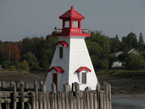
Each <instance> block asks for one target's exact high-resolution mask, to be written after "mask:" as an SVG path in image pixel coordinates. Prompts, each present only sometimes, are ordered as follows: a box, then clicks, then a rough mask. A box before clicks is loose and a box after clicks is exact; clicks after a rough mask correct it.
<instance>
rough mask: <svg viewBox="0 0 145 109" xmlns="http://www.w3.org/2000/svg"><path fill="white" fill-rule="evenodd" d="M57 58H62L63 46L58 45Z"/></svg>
mask: <svg viewBox="0 0 145 109" xmlns="http://www.w3.org/2000/svg"><path fill="white" fill-rule="evenodd" d="M59 58H63V47H59Z"/></svg>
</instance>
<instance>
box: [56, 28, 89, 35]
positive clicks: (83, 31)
mask: <svg viewBox="0 0 145 109" xmlns="http://www.w3.org/2000/svg"><path fill="white" fill-rule="evenodd" d="M81 30H82V33H84V34H88V33H90V31H89V29H81ZM54 32H57V33H55V34H59V33H61V32H62V29H54Z"/></svg>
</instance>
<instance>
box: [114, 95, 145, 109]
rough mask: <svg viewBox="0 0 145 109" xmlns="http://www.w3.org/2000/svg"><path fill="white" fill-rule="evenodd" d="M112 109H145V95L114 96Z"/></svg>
mask: <svg viewBox="0 0 145 109" xmlns="http://www.w3.org/2000/svg"><path fill="white" fill-rule="evenodd" d="M112 109H145V94H118V95H112Z"/></svg>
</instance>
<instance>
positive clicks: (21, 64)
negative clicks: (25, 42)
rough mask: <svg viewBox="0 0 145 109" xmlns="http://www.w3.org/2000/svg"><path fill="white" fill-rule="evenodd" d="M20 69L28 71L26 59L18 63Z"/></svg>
mask: <svg viewBox="0 0 145 109" xmlns="http://www.w3.org/2000/svg"><path fill="white" fill-rule="evenodd" d="M20 69H21V70H25V71H29V64H28V62H27V61H26V60H24V61H23V62H22V63H20Z"/></svg>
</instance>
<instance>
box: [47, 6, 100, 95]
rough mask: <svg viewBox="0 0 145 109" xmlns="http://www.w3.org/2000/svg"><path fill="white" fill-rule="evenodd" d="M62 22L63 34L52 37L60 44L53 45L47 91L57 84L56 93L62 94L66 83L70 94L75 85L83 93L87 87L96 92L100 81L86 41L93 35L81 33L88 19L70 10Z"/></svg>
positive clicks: (85, 32)
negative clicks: (82, 24)
mask: <svg viewBox="0 0 145 109" xmlns="http://www.w3.org/2000/svg"><path fill="white" fill-rule="evenodd" d="M59 19H62V29H56V30H59V31H61V32H58V33H54V34H53V36H54V37H58V38H59V41H58V42H57V43H56V44H55V45H54V46H55V47H56V50H55V53H54V56H53V59H52V62H51V65H50V69H49V70H48V74H47V78H46V81H45V85H46V91H47V92H51V91H52V89H51V82H53V83H55V84H56V89H57V91H63V82H66V83H68V84H69V90H70V91H71V90H72V89H71V88H72V83H74V82H77V83H78V84H79V86H80V90H81V91H83V90H84V89H85V88H86V87H88V88H89V90H95V89H96V85H97V84H98V80H97V77H96V74H95V71H94V68H93V65H92V62H91V59H90V56H89V52H88V50H87V46H86V43H85V37H90V35H91V34H90V33H89V29H81V20H83V19H85V17H84V16H83V15H81V14H80V13H79V12H77V11H76V10H75V9H74V7H73V6H71V9H69V10H68V11H67V12H65V13H64V14H62V15H61V16H60V17H59Z"/></svg>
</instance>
